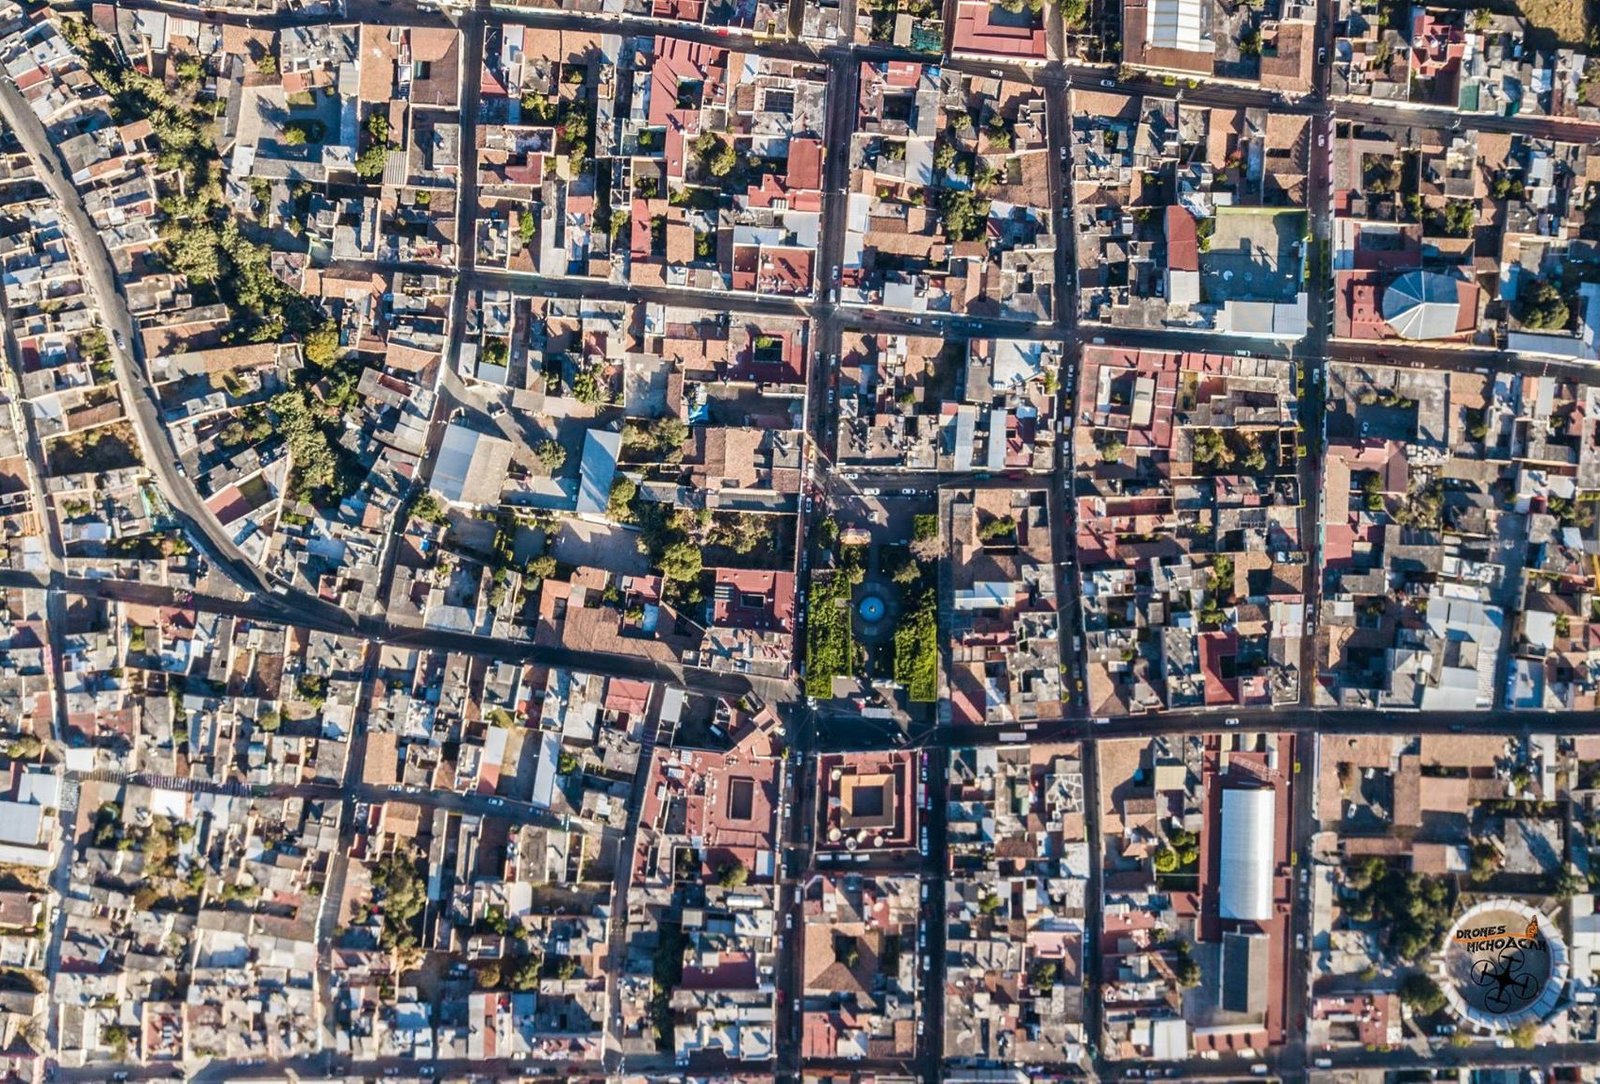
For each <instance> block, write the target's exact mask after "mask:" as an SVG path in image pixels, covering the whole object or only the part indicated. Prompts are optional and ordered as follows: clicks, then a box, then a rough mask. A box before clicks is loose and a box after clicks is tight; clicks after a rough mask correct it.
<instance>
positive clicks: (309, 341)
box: [300, 320, 339, 369]
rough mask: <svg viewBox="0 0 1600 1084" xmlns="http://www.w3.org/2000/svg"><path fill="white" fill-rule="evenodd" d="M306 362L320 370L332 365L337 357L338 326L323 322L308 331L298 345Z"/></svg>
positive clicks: (331, 322) (330, 321)
mask: <svg viewBox="0 0 1600 1084" xmlns="http://www.w3.org/2000/svg"><path fill="white" fill-rule="evenodd" d="M300 349H301V351H302V352H303V353H304V354H305V358H306V361H308V362H310V363H311V364H312V365H315V366H317V367H318V368H320V369H326V368H327V367H328V366H330V365H332V364H333V363H334V361H335V359H337V358H338V356H339V325H337V324H335V323H334V322H333V321H332V320H324V321H323V322H322V323H320V324H318V325H317V326H316V327H314V328H312V329H311V330H310V331H308V332H306V334H305V338H304V339H303V340H302V341H301V343H300Z"/></svg>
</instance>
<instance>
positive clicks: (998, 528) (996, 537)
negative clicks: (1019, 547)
mask: <svg viewBox="0 0 1600 1084" xmlns="http://www.w3.org/2000/svg"><path fill="white" fill-rule="evenodd" d="M1016 533H1017V521H1016V520H1015V519H1012V518H1011V517H1010V516H996V517H995V518H994V519H991V520H989V521H988V522H987V523H985V524H983V525H982V526H981V527H979V528H978V537H979V538H980V539H982V540H983V541H985V542H998V541H1000V540H1002V539H1010V538H1014V537H1015V536H1016Z"/></svg>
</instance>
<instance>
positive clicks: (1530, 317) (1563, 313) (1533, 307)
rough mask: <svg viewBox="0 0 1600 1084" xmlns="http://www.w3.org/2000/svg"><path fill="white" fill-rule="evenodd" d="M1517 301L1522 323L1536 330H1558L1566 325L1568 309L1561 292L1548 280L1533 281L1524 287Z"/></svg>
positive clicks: (1568, 314)
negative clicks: (1520, 310) (1520, 308)
mask: <svg viewBox="0 0 1600 1084" xmlns="http://www.w3.org/2000/svg"><path fill="white" fill-rule="evenodd" d="M1517 300H1518V303H1519V304H1520V305H1521V307H1522V317H1521V319H1522V324H1523V326H1524V327H1528V328H1533V329H1534V330H1536V331H1559V330H1562V329H1564V328H1565V327H1566V326H1567V320H1568V318H1569V316H1570V315H1571V314H1570V311H1569V310H1568V308H1567V303H1566V301H1564V300H1563V299H1562V297H1561V293H1560V292H1559V291H1558V290H1557V289H1556V288H1555V286H1553V285H1551V284H1550V283H1548V282H1544V281H1538V282H1533V283H1531V284H1530V285H1528V286H1527V287H1525V288H1524V289H1523V290H1522V292H1521V294H1520V296H1519V297H1518V299H1517Z"/></svg>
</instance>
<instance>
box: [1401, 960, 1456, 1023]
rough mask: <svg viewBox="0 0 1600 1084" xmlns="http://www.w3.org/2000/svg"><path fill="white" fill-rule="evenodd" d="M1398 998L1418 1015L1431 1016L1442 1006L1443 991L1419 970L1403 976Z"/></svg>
mask: <svg viewBox="0 0 1600 1084" xmlns="http://www.w3.org/2000/svg"><path fill="white" fill-rule="evenodd" d="M1400 1000H1401V1002H1403V1003H1404V1004H1405V1005H1407V1006H1408V1007H1410V1009H1411V1011H1412V1012H1413V1013H1416V1014H1417V1015H1419V1016H1431V1015H1433V1014H1434V1013H1436V1012H1438V1011H1439V1010H1440V1009H1443V1008H1444V1004H1445V1002H1444V991H1443V990H1440V989H1439V984H1438V983H1436V982H1434V981H1433V979H1431V978H1429V977H1428V976H1427V975H1424V974H1422V973H1421V972H1420V971H1418V972H1413V973H1412V974H1410V975H1407V976H1406V977H1405V981H1404V982H1402V983H1401V984H1400Z"/></svg>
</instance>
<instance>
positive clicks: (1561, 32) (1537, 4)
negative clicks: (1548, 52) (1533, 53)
mask: <svg viewBox="0 0 1600 1084" xmlns="http://www.w3.org/2000/svg"><path fill="white" fill-rule="evenodd" d="M1495 10H1497V11H1498V10H1501V9H1500V8H1498V7H1496V8H1495ZM1516 10H1517V12H1518V13H1519V14H1520V15H1521V16H1522V17H1523V18H1524V19H1526V20H1528V44H1530V45H1532V46H1533V47H1534V48H1536V49H1542V48H1548V47H1549V46H1552V45H1575V46H1578V47H1580V48H1581V47H1582V46H1583V45H1584V44H1585V43H1586V42H1587V41H1588V38H1589V27H1590V26H1591V25H1593V22H1594V19H1593V15H1594V12H1593V8H1592V7H1591V6H1590V3H1589V0H1518V2H1517V4H1516Z"/></svg>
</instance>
